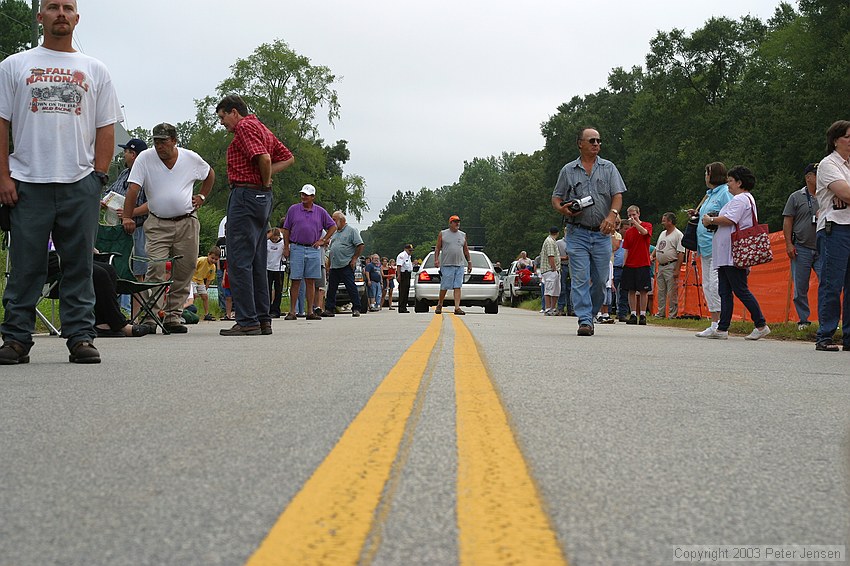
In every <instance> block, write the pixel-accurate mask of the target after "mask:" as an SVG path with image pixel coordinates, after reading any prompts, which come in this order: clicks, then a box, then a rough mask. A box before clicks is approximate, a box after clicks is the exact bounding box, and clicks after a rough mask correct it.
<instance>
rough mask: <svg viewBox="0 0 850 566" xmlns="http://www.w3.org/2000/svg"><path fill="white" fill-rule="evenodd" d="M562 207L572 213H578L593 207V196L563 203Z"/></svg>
mask: <svg viewBox="0 0 850 566" xmlns="http://www.w3.org/2000/svg"><path fill="white" fill-rule="evenodd" d="M561 206H566V207H567V208H568V209H569V210H570V212H573V213H578V212H581V211H582V210H584V209H585V208H587V207H588V206H593V196H592V195H588V196H586V197H582V198H578V199H572V200H568V201H566V202H562V203H561Z"/></svg>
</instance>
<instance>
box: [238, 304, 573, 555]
mask: <svg viewBox="0 0 850 566" xmlns="http://www.w3.org/2000/svg"><path fill="white" fill-rule="evenodd" d="M449 318H451V320H452V324H453V326H454V332H455V339H454V363H455V368H454V369H455V396H456V403H457V446H458V477H457V517H458V540H459V548H460V557H459V563H460V564H462V565H469V564H487V565H490V564H494V565H495V564H534V565H543V564H559V565H563V564H566V560H565V559H564V554H563V551H562V549H561V546H560V544H559V542H558V539H557V536H556V535H555V532H554V530H553V529H552V526H551V523H550V521H549V517H548V516H547V514H546V512H545V511H544V508H543V504H542V501H541V499H540V495H539V493H538V490H537V486H536V485H535V483H534V480H533V479H532V477H531V474H530V472H529V470H528V466H527V464H526V462H525V459H524V458H523V456H522V453H521V451H520V449H519V446H518V445H517V443H516V439H515V437H514V434H513V431H512V429H511V426H510V423H509V421H508V416H507V414H506V412H505V410H504V408H503V406H502V403H501V401H500V399H499V396H498V393H497V392H496V390H495V389H494V387H493V384H492V382H491V380H490V377H489V375H488V374H487V371H486V369H485V366H484V363H483V362H482V360H481V356H480V355H479V353H478V348H477V346H476V344H475V341H474V340H473V338H472V335H471V334H470V332H469V330H468V329H467V328H466V326H465V325H464V324H463V323H462V322H461V321H460V319H459V318H457V317H455V316H451V317H449ZM442 320H443V317H441V316H435V317H434V320H433V321H432V322H431V323H430V324H429V325H428V327H427V328H426V330H425V332H424V333H423V334H422V336H420V337H419V338H418V339H417V340H416V342H414V343H413V345H412V346H411V347H410V348H409V349H408V350H407V351H406V352H405V353H404V355H403V356H402V357H401V359H400V360H399V361H398V363H397V364H396V365H395V366H394V367H393V368H392V370H390V372H389V374H388V375H387V377H386V378H385V379H384V381H383V382H382V383H381V385H380V386H378V388H377V390H376V391H375V393H374V394H373V395H372V397H371V398H370V399H369V401H368V402H367V403H366V406H365V407H364V408H363V410H362V411H361V412H360V414H359V415H357V417H356V418H355V419H354V420H353V421H352V422H351V424H350V425H349V426H348V428H347V429H346V430H345V432H344V433H343V435H342V437H341V438H340V440H339V442H338V443H337V445H336V446H335V447H334V449H333V450H332V451H331V452H330V453H329V454H328V456H327V457H326V458H325V460H324V461H323V462H322V464H321V465H320V466H319V467H318V468H317V469H316V471H315V472H314V473H313V475H312V476H311V477H310V479H309V480H307V483H305V484H304V487H303V488H302V489H301V491H300V492H298V494H297V495H296V496H295V497H294V498H293V499H292V501H291V502H290V504H289V506H288V507H287V508H286V510H285V511H284V512H283V514H282V515H281V516H280V517H279V518H278V520H277V522H276V523H275V525H274V526H273V527H272V529H271V531H270V532H269V534H268V536H267V537H266V538H265V540H264V541H263V542H262V544H261V545H260V547H259V548H258V549H257V551H256V552H255V553H254V554H253V555H252V556H251V558H250V559H249V560H248V563H247V564H248V566H260V565H263V566H265V565H318V564H327V565H329V566H339V565H344V564H358V563H359V562H361V561H364V560H363V555H364V545H365V544H366V541H367V539H368V538H369V536H370V533H371V530H372V528H373V525H374V523H375V515H376V510H377V509H378V506H379V504H380V503H381V497H382V494H383V493H384V488H385V486H386V484H387V481H388V480H389V479H390V477H391V475H392V474H393V473H395V472H394V470H393V467H394V464H395V463H396V458H397V456H398V452H399V446H400V445H401V443H402V439H403V438H404V436H405V432H406V428H407V426H408V422H409V420H410V416H411V413H412V412H413V411H414V407H415V406H416V402H417V397H418V396H419V395H420V384H421V383H422V379H423V376H424V375H425V372H426V370H427V368H428V362H429V360H430V358H431V354H432V352H433V351H434V347H435V345H436V344H437V340H438V339H439V337H440V332H441V330H442ZM368 561H369V560H368V556H367V560H365V562H368Z"/></svg>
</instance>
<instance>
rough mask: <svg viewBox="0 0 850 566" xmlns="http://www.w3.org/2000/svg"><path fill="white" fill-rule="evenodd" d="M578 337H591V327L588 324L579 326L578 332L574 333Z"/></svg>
mask: <svg viewBox="0 0 850 566" xmlns="http://www.w3.org/2000/svg"><path fill="white" fill-rule="evenodd" d="M576 335H578V336H593V327H592V326H591V325H589V324H579V326H578V332H576Z"/></svg>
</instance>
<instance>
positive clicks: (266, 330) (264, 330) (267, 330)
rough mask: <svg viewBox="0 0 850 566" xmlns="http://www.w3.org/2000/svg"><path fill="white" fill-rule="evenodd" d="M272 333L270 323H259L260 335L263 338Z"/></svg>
mask: <svg viewBox="0 0 850 566" xmlns="http://www.w3.org/2000/svg"><path fill="white" fill-rule="evenodd" d="M271 333H272V321H270V320H268V321H261V322H260V334H262V335H263V336H268V335H269V334H271Z"/></svg>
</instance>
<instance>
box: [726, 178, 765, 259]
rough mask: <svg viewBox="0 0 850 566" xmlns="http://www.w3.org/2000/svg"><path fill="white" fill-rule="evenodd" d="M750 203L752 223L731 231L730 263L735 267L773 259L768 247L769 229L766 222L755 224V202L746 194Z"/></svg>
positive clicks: (736, 226) (756, 220) (736, 227)
mask: <svg viewBox="0 0 850 566" xmlns="http://www.w3.org/2000/svg"><path fill="white" fill-rule="evenodd" d="M747 196H748V198H749V199H750V202H751V203H752V207H751V208H750V213H751V214H752V215H753V225H752V226H750V227H749V228H744V229H743V230H738V224H737V223H736V224H735V231H734V232H732V264H733V265H734V266H735V267H740V268H744V267H752V266H754V265H760V264H762V263H768V262H770V261H773V252H772V251H771V249H770V229H769V228H768V226H767V224H757V222H758V219H757V218H756V203H755V202H753V197H751V196H749V195H747Z"/></svg>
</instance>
